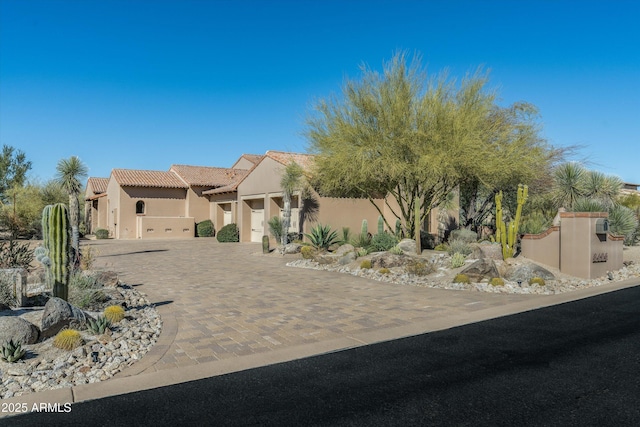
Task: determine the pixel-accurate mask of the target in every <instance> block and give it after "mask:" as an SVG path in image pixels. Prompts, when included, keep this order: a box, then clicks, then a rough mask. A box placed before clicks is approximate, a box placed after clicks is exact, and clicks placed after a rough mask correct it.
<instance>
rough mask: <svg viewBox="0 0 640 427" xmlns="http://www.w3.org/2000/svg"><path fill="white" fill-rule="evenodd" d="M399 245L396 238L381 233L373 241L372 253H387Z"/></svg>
mask: <svg viewBox="0 0 640 427" xmlns="http://www.w3.org/2000/svg"><path fill="white" fill-rule="evenodd" d="M397 243H398V240H397V239H396V236H394V235H393V234H389V233H380V234H376V235H375V236H373V238H372V239H371V248H372V252H376V251H387V250H389V249H391V248H392V247H394V246H395V245H396V244H397Z"/></svg>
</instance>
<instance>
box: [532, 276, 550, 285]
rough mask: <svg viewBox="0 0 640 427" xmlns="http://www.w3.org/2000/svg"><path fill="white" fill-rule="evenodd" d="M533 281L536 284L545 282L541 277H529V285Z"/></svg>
mask: <svg viewBox="0 0 640 427" xmlns="http://www.w3.org/2000/svg"><path fill="white" fill-rule="evenodd" d="M534 283H535V284H537V285H538V286H544V285H545V284H546V283H545V282H544V279H543V278H542V277H532V278H531V279H529V284H530V285H533V284H534Z"/></svg>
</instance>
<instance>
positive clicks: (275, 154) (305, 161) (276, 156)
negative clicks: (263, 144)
mask: <svg viewBox="0 0 640 427" xmlns="http://www.w3.org/2000/svg"><path fill="white" fill-rule="evenodd" d="M265 156H266V157H270V158H272V159H273V160H275V161H276V162H279V163H282V164H283V165H288V164H289V163H291V162H292V161H293V162H296V163H297V164H299V165H300V166H302V168H303V169H305V170H308V169H310V167H311V165H312V163H313V155H312V154H303V153H288V152H285V151H271V150H269V151H267V153H266V154H265Z"/></svg>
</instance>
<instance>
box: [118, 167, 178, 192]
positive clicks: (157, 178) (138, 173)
mask: <svg viewBox="0 0 640 427" xmlns="http://www.w3.org/2000/svg"><path fill="white" fill-rule="evenodd" d="M111 176H113V178H114V179H115V180H116V182H117V183H118V184H120V185H121V186H123V187H158V188H189V186H188V185H187V183H186V182H184V181H183V180H182V179H180V177H179V176H178V175H176V174H175V173H173V172H164V171H149V170H137V169H114V170H112V171H111Z"/></svg>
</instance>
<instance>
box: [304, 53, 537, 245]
mask: <svg viewBox="0 0 640 427" xmlns="http://www.w3.org/2000/svg"><path fill="white" fill-rule="evenodd" d="M361 71H362V77H361V78H360V80H347V81H346V82H345V83H344V86H343V88H342V97H341V98H338V97H337V96H333V97H330V98H328V99H323V100H320V101H319V102H317V104H316V105H315V109H314V112H313V113H312V114H311V116H310V118H309V119H308V120H307V128H306V137H307V139H308V141H309V145H310V149H311V151H312V152H314V153H316V154H317V156H316V159H315V170H314V186H315V187H316V188H317V189H318V191H319V192H320V193H324V194H327V195H331V196H342V197H366V198H368V199H369V200H370V201H371V202H372V203H373V202H374V199H376V198H380V197H385V196H386V197H385V203H386V205H387V207H388V209H389V210H390V212H392V213H393V214H394V215H395V216H396V218H398V219H400V220H401V221H402V222H403V225H404V227H405V230H406V234H407V235H417V231H418V230H419V228H420V227H421V224H423V223H424V221H425V219H426V218H427V216H428V215H429V213H430V211H431V210H432V209H433V208H434V207H437V206H439V205H440V204H441V203H442V202H443V201H444V200H446V198H447V195H448V194H449V193H450V192H451V191H453V190H454V189H456V187H458V186H459V185H460V184H462V183H463V182H466V181H467V180H469V179H471V178H472V177H475V178H476V179H477V180H478V181H479V182H484V181H485V180H486V179H487V178H486V177H487V176H489V175H490V174H491V173H494V174H506V173H509V171H510V170H511V171H512V169H511V168H510V165H509V160H511V159H512V155H511V152H510V151H509V150H510V148H511V147H512V144H513V143H514V140H518V137H519V136H520V135H522V136H523V137H526V138H529V137H533V138H537V136H536V134H535V131H534V130H533V129H528V128H526V123H523V122H522V121H521V120H518V116H517V115H516V114H515V113H513V114H509V111H508V110H503V109H500V108H498V107H497V106H496V95H495V94H494V93H492V92H490V91H488V90H486V88H485V86H486V83H487V75H486V74H484V73H482V72H481V71H480V70H479V71H477V72H476V73H474V74H472V75H467V76H466V77H465V78H463V79H462V80H461V81H460V82H459V83H458V82H456V80H455V79H449V78H448V76H447V75H446V73H445V74H441V75H438V76H435V77H432V78H427V74H426V72H425V71H424V70H423V68H422V66H421V64H420V60H419V58H416V57H414V58H413V60H412V61H411V62H410V63H409V64H408V63H407V55H406V54H405V53H402V52H401V53H397V54H396V55H395V56H394V57H393V58H392V59H391V60H390V61H388V62H386V63H384V66H383V71H382V72H376V71H374V70H372V69H370V68H368V67H366V66H362V67H361ZM513 157H515V156H513ZM487 159H490V160H491V164H489V163H487ZM500 159H502V160H503V162H502V163H500V162H499V160H500ZM390 200H392V201H395V203H390ZM374 206H376V208H377V209H378V210H379V211H380V209H379V207H378V206H377V205H376V204H375V203H374ZM387 228H389V229H393V228H394V227H391V226H390V225H389V224H388V223H387ZM416 240H417V241H419V239H416Z"/></svg>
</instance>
